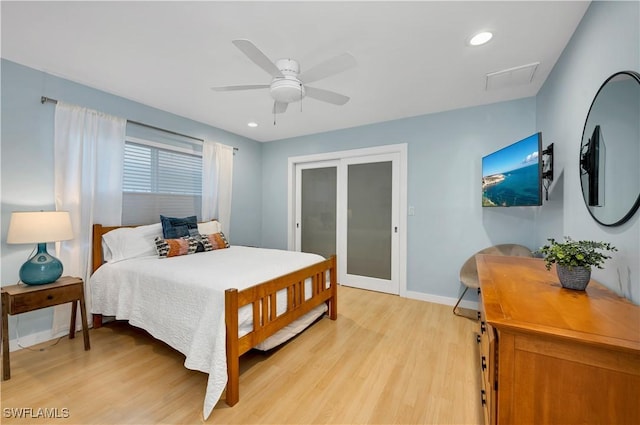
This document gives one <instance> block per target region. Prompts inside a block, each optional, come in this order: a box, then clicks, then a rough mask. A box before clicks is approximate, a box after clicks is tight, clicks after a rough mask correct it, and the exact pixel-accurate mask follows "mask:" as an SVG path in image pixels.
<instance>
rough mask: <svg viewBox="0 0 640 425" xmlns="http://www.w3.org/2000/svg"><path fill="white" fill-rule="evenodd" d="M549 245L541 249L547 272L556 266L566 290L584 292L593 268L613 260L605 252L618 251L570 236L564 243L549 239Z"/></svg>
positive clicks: (606, 244) (605, 245)
mask: <svg viewBox="0 0 640 425" xmlns="http://www.w3.org/2000/svg"><path fill="white" fill-rule="evenodd" d="M547 240H548V241H549V244H548V245H544V246H543V247H542V248H540V249H539V250H538V251H536V252H538V253H540V254H542V255H543V258H544V261H545V266H546V268H547V270H550V269H551V265H552V264H554V263H555V264H556V272H557V274H558V279H559V280H560V284H561V285H562V286H563V287H564V288H568V289H576V290H580V291H584V290H585V288H586V287H587V285H588V284H589V279H591V267H597V268H599V269H601V268H602V265H603V264H604V262H605V260H607V259H608V258H611V256H609V255H606V254H605V253H604V252H607V251H617V249H616V247H614V246H612V245H611V244H609V243H607V242H595V241H574V240H573V239H571V238H570V237H568V236H565V237H564V242H558V241H556V240H555V239H553V238H551V239H547Z"/></svg>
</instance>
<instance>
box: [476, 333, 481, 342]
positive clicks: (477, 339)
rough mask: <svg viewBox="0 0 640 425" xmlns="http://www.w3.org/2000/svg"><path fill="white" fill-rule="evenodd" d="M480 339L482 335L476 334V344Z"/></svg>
mask: <svg viewBox="0 0 640 425" xmlns="http://www.w3.org/2000/svg"><path fill="white" fill-rule="evenodd" d="M481 341H482V337H481V336H480V335H478V334H476V342H477V343H478V344H480V342H481Z"/></svg>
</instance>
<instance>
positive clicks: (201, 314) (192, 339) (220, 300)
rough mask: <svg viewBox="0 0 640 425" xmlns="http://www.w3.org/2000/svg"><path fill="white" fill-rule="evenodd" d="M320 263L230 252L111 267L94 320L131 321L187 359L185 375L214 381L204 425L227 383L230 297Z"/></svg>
mask: <svg viewBox="0 0 640 425" xmlns="http://www.w3.org/2000/svg"><path fill="white" fill-rule="evenodd" d="M322 260H323V258H322V257H321V256H319V255H315V254H307V253H301V252H293V251H283V250H274V249H262V248H250V247H243V246H231V247H230V248H228V249H220V250H215V251H210V252H202V253H198V254H193V255H184V256H180V257H172V258H163V259H160V258H157V257H155V256H153V257H140V258H135V259H129V260H124V261H120V262H116V263H108V264H104V265H103V266H102V267H100V268H99V269H98V270H97V271H96V272H95V273H94V274H93V276H92V277H91V281H90V282H91V283H90V284H91V296H92V313H95V314H102V315H105V316H115V317H116V318H117V319H121V320H128V321H129V323H131V324H132V325H134V326H137V327H140V328H142V329H145V330H146V331H147V332H149V333H150V334H151V335H153V336H154V337H155V338H157V339H159V340H161V341H164V342H165V343H167V344H169V345H170V346H171V347H173V348H174V349H176V350H178V351H180V352H181V353H182V354H184V355H185V356H186V359H185V362H184V365H185V367H186V368H188V369H193V370H199V371H201V372H205V373H208V374H209V378H208V382H207V391H206V395H205V400H204V406H203V415H204V418H205V419H206V418H208V417H209V415H210V414H211V411H212V410H213V408H214V406H215V405H216V403H217V402H218V399H219V398H220V395H221V394H222V391H223V390H224V388H225V386H226V383H227V364H226V354H225V319H224V290H225V289H228V288H237V289H239V290H241V289H244V288H247V287H249V286H252V285H255V284H257V283H261V282H264V281H266V280H269V279H273V278H275V277H278V276H281V275H283V274H286V273H289V272H291V271H294V270H298V269H301V268H303V267H307V266H309V265H311V264H314V263H317V262H320V261H322ZM278 304H280V303H278ZM245 307H246V308H245V310H246V312H243V311H241V314H240V317H239V322H240V326H241V329H242V324H243V322H246V323H247V325H248V327H249V329H248V330H250V328H251V326H252V325H251V312H250V306H245ZM278 307H279V308H278V310H281V311H283V309H281V308H280V306H278ZM279 313H280V311H279ZM248 330H245V331H244V333H245V334H246V333H247V331H248ZM241 334H243V332H242V331H241Z"/></svg>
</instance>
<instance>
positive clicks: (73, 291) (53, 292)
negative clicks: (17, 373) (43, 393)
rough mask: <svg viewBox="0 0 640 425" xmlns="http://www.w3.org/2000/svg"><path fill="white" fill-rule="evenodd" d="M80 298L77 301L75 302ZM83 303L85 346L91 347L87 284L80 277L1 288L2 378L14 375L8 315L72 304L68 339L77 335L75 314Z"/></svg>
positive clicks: (86, 348) (81, 309) (86, 347)
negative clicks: (11, 362)
mask: <svg viewBox="0 0 640 425" xmlns="http://www.w3.org/2000/svg"><path fill="white" fill-rule="evenodd" d="M76 301H77V302H76ZM78 302H79V303H80V314H81V315H82V334H83V336H84V349H85V350H89V349H91V344H90V343H89V329H88V327H87V312H86V307H85V304H84V284H83V282H82V279H80V278H79V277H69V276H63V277H61V278H60V279H58V280H56V281H55V282H53V283H48V284H45V285H32V286H29V285H24V284H20V285H11V286H4V287H2V380H7V379H10V378H11V369H10V366H9V322H8V316H9V315H10V314H11V315H14V314H20V313H26V312H27V311H33V310H38V309H41V308H45V307H51V306H54V305H59V304H65V303H72V305H71V325H70V327H69V339H72V338H75V336H76V313H77V310H78Z"/></svg>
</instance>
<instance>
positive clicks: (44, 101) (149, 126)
mask: <svg viewBox="0 0 640 425" xmlns="http://www.w3.org/2000/svg"><path fill="white" fill-rule="evenodd" d="M47 102H49V103H55V104H57V103H58V101H57V100H56V99H52V98H50V97H46V96H41V97H40V103H42V104H43V105H44V104H45V103H47ZM127 122H129V123H131V124H135V125H139V126H141V127H146V128H150V129H152V130H158V131H162V132H165V133H169V134H173V135H174V136H181V137H186V138H187V139H192V140H197V141H199V142H204V140H203V139H199V138H197V137H193V136H189V135H188V134H182V133H178V132H176V131H172V130H167V129H164V128H160V127H156V126H153V125H149V124H145V123H143V122H138V121H133V120H127ZM233 150H234V151H237V150H238V148H236V147H234V148H233Z"/></svg>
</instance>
